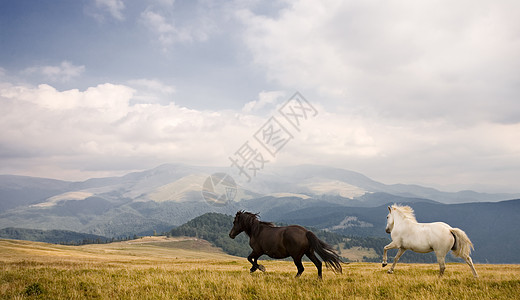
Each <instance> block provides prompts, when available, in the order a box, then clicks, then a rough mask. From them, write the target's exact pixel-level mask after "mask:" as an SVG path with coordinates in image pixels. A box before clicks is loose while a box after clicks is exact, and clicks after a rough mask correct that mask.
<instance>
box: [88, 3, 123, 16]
mask: <svg viewBox="0 0 520 300" xmlns="http://www.w3.org/2000/svg"><path fill="white" fill-rule="evenodd" d="M95 2H96V6H97V7H98V8H101V9H104V10H107V11H108V12H109V13H110V15H111V16H112V17H113V18H114V19H116V20H119V21H122V20H124V15H123V10H124V9H125V4H124V2H123V1H122V0H95Z"/></svg>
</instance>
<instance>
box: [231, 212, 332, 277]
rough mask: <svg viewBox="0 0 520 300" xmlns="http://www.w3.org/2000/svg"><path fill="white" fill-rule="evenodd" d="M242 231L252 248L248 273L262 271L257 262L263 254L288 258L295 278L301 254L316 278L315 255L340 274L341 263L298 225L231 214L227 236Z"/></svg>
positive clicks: (299, 270)
mask: <svg viewBox="0 0 520 300" xmlns="http://www.w3.org/2000/svg"><path fill="white" fill-rule="evenodd" d="M242 231H244V232H245V233H246V234H247V235H248V236H249V245H250V246H251V248H252V249H253V252H251V254H249V256H248V257H247V260H249V262H250V263H251V264H252V265H253V266H252V267H251V270H250V271H251V273H252V272H254V271H256V270H257V269H259V270H260V271H262V272H264V271H265V267H264V266H262V265H259V264H258V263H257V260H258V258H259V257H260V256H262V255H263V254H267V255H268V256H269V257H272V258H286V257H289V256H290V257H292V259H293V260H294V264H295V265H296V268H298V273H297V274H296V277H299V276H300V275H301V274H302V272H303V270H304V268H303V265H302V257H303V255H304V254H305V255H307V257H308V258H309V259H310V260H311V261H312V262H313V263H314V265H316V268H317V269H318V276H319V277H320V278H321V261H320V260H319V259H318V258H317V257H316V255H315V253H317V254H318V255H319V256H320V257H321V259H323V261H324V262H325V265H326V266H327V267H328V268H331V269H332V270H333V271H334V272H338V273H341V271H342V269H341V263H342V261H341V259H340V257H339V255H338V254H336V252H334V250H333V249H332V247H331V246H329V245H328V244H326V243H325V242H323V241H321V240H320V239H318V237H316V235H315V234H314V233H312V232H310V231H309V230H307V229H305V228H303V227H301V226H298V225H291V226H283V227H278V226H275V225H274V224H273V223H268V222H261V221H259V220H258V214H253V213H250V212H244V211H239V212H237V214H236V215H235V220H234V221H233V228H231V231H230V232H229V237H230V238H232V239H234V238H235V237H236V236H237V235H238V234H239V233H241V232H242Z"/></svg>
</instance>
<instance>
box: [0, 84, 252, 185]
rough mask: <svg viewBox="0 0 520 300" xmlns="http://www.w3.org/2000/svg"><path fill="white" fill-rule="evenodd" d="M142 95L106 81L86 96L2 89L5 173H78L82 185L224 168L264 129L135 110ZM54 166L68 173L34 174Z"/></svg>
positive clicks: (0, 154)
mask: <svg viewBox="0 0 520 300" xmlns="http://www.w3.org/2000/svg"><path fill="white" fill-rule="evenodd" d="M139 82H140V83H156V82H155V81H153V80H150V81H148V80H140V81H139ZM166 90H167V91H171V90H168V89H166ZM139 94H140V91H138V90H136V89H133V88H130V87H128V86H125V85H115V84H109V83H105V84H101V85H98V86H95V87H90V88H88V89H86V90H84V91H80V90H76V89H72V90H65V91H59V90H56V89H55V88H54V87H52V86H50V85H48V84H42V85H39V86H37V87H32V86H21V85H12V84H5V83H4V84H2V85H0V102H1V104H2V105H0V113H1V114H2V115H5V118H2V119H1V120H0V127H2V128H3V130H2V135H0V161H1V164H0V165H1V166H2V167H1V168H0V172H1V173H6V172H9V170H18V171H17V174H20V172H21V173H23V172H24V171H23V170H26V172H27V173H29V172H33V173H32V175H33V176H47V177H58V178H63V177H62V176H63V175H62V174H68V175H70V176H72V175H71V173H73V172H72V171H71V170H78V171H77V172H76V176H81V177H82V178H83V179H85V177H88V176H96V175H99V174H103V175H105V174H108V173H109V172H114V171H117V170H120V169H124V170H133V169H143V168H149V167H153V166H156V165H159V164H162V163H164V162H178V161H184V162H186V163H194V164H217V165H223V164H224V165H225V164H227V163H228V160H227V156H226V155H229V154H230V153H232V151H233V149H232V148H233V147H235V146H236V144H237V143H239V142H242V140H244V139H245V136H247V135H248V134H250V131H251V127H250V123H251V122H253V123H255V124H256V123H259V121H258V120H259V119H258V117H253V116H244V115H237V114H235V113H234V112H231V111H198V110H193V109H188V108H185V107H180V106H177V105H175V104H174V103H168V104H167V105H162V104H157V103H137V104H132V101H133V98H134V97H135V95H139ZM255 120H256V121H255ZM241 137H244V138H241ZM237 140H238V141H237ZM51 165H52V166H53V167H52V168H49V169H53V170H56V169H57V167H58V166H59V167H60V168H63V170H64V172H61V173H59V174H58V173H56V174H35V173H34V172H38V170H40V172H42V171H45V170H47V168H46V166H51ZM29 170H32V171H29ZM80 174H81V175H80Z"/></svg>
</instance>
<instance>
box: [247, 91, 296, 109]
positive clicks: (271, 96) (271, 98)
mask: <svg viewBox="0 0 520 300" xmlns="http://www.w3.org/2000/svg"><path fill="white" fill-rule="evenodd" d="M285 96H286V93H285V92H284V91H270V92H261V93H260V94H259V95H258V100H253V101H250V102H248V103H246V104H245V105H244V107H242V111H243V112H245V113H254V112H255V111H259V110H262V109H263V108H265V107H266V106H271V110H272V109H273V108H274V104H276V103H277V102H279V101H280V99H282V100H283V101H286V100H287V99H285V98H284V97H285Z"/></svg>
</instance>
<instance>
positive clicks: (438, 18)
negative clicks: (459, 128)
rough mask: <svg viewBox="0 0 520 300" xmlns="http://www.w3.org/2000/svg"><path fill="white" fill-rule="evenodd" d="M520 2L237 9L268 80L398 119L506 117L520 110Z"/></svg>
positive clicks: (307, 3) (305, 2)
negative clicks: (275, 11) (267, 12)
mask: <svg viewBox="0 0 520 300" xmlns="http://www.w3.org/2000/svg"><path fill="white" fill-rule="evenodd" d="M514 12H516V13H520V4H518V2H515V1H508V2H500V3H499V2H487V1H483V2H479V4H478V5H476V4H475V2H468V1H459V2H457V3H453V2H451V1H436V2H429V3H423V2H410V1H397V2H396V1H393V2H380V1H375V2H374V1H363V2H359V1H334V0H331V1H319V2H317V1H311V0H300V1H291V5H290V6H289V7H288V8H287V9H284V10H282V11H281V12H280V14H279V15H278V16H276V17H266V16H264V15H255V14H254V13H252V12H250V11H248V10H242V11H240V12H239V13H238V16H239V18H240V19H241V20H242V22H243V23H244V25H245V26H246V31H245V35H244V39H245V41H246V43H247V45H248V47H249V49H250V50H251V52H252V54H253V57H254V61H255V62H256V64H257V65H259V66H260V67H262V68H263V69H265V71H266V73H267V75H268V76H269V78H271V79H273V80H275V81H277V82H279V83H281V84H283V85H284V86H287V87H294V86H297V87H305V88H309V89H316V90H319V91H321V93H322V95H325V96H327V97H330V98H332V99H337V100H339V101H341V105H342V106H350V107H353V108H356V107H357V108H359V107H361V108H364V109H368V110H373V111H375V112H378V113H380V114H381V115H382V116H386V117H393V118H399V119H401V118H415V119H423V118H438V117H441V116H448V117H451V118H452V120H453V121H457V122H475V120H480V119H482V118H487V119H493V120H496V121H500V119H502V118H506V119H507V120H509V122H511V121H510V119H511V118H513V115H517V116H518V115H519V114H520V108H519V106H518V105H516V103H515V102H516V101H515V100H514V99H515V98H516V96H515V95H517V94H518V85H517V84H516V83H517V82H518V81H519V80H520V73H518V72H516V71H515V70H518V68H519V67H520V56H518V55H516V54H515V53H520V43H518V38H517V33H518V29H519V25H518V23H517V22H516V18H514V17H513V14H514ZM516 121H520V119H518V118H517V120H516Z"/></svg>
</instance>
